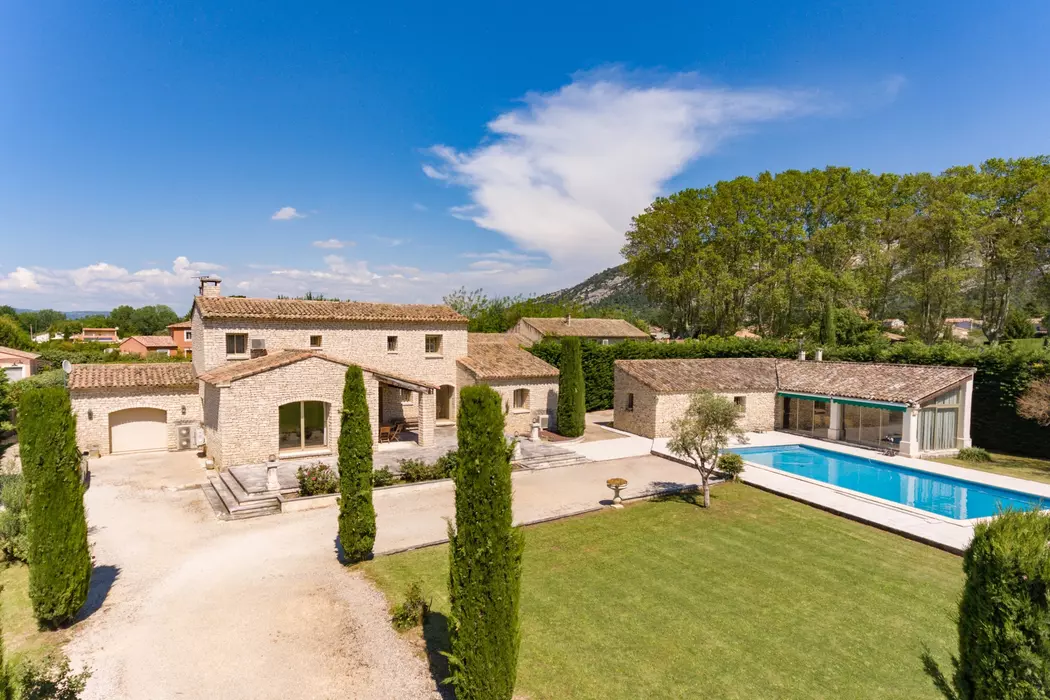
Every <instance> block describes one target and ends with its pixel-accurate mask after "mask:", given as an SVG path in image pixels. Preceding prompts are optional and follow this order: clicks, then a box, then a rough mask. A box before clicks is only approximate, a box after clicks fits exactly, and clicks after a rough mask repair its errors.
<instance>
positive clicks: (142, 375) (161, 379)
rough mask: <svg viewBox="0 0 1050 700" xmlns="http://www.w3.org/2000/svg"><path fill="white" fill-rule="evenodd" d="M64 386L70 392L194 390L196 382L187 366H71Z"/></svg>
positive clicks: (155, 363)
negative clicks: (96, 390) (162, 388)
mask: <svg viewBox="0 0 1050 700" xmlns="http://www.w3.org/2000/svg"><path fill="white" fill-rule="evenodd" d="M67 386H68V387H69V389H70V390H73V391H75V390H78V389H110V388H131V387H170V388H186V389H195V388H196V387H197V378H196V374H195V373H194V371H193V365H192V364H190V363H189V362H135V363H128V364H117V363H112V364H97V365H73V371H72V372H70V373H69V379H68V381H67Z"/></svg>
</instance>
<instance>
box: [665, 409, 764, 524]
mask: <svg viewBox="0 0 1050 700" xmlns="http://www.w3.org/2000/svg"><path fill="white" fill-rule="evenodd" d="M732 438H736V439H737V440H739V441H741V442H746V440H747V438H745V437H744V432H743V430H741V429H740V410H739V409H738V408H737V405H736V404H735V403H734V402H732V401H730V400H729V399H727V398H725V397H722V396H716V395H715V394H712V393H711V392H710V391H698V392H697V393H695V394H693V396H692V398H691V399H690V400H689V408H687V409H686V411H685V413H684V414H683V415H682V417H681V418H678V419H677V420H675V421H674V422H673V423H672V424H671V440H670V442H668V443H667V447H668V449H669V450H671V452H672V453H673V454H676V455H678V456H679V457H682V458H683V459H688V460H690V461H691V462H692V463H693V466H695V467H696V470H697V471H698V472H700V483H701V484H702V486H703V490H704V508H708V507H710V505H711V477H712V476H714V474H715V472H716V471H717V467H718V456H719V454H720V453H721V451H722V450H724V449H725V448H726V446H728V445H729V441H730V439H732Z"/></svg>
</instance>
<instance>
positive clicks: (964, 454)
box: [956, 447, 992, 462]
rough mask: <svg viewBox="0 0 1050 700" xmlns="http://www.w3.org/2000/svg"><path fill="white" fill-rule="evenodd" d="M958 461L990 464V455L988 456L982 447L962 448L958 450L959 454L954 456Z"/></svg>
mask: <svg viewBox="0 0 1050 700" xmlns="http://www.w3.org/2000/svg"><path fill="white" fill-rule="evenodd" d="M956 457H958V458H959V459H961V460H962V461H964V462H991V461H992V455H990V454H988V450H986V449H984V448H983V447H964V448H962V449H961V450H959V454H958V455H956Z"/></svg>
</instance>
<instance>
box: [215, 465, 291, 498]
mask: <svg viewBox="0 0 1050 700" xmlns="http://www.w3.org/2000/svg"><path fill="white" fill-rule="evenodd" d="M219 478H220V479H222V483H224V484H226V488H228V489H229V490H230V492H231V493H232V494H233V495H234V496H235V497H236V498H237V502H238V503H241V504H244V503H249V502H251V501H271V500H273V499H274V494H273V493H272V492H270V491H255V492H253V491H248V490H247V489H246V488H244V485H243V484H242V483H241V481H240V479H238V478H237V474H236V473H234V472H233V471H230V470H225V471H221V472H219ZM297 490H298V489H296V490H292V493H295V492H296V491H297ZM281 492H282V493H288V489H282V491H281Z"/></svg>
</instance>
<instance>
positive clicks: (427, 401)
mask: <svg viewBox="0 0 1050 700" xmlns="http://www.w3.org/2000/svg"><path fill="white" fill-rule="evenodd" d="M436 421H437V394H436V392H433V391H430V392H426V393H424V392H420V394H419V446H420V447H428V446H430V445H432V444H434V423H435V422H436Z"/></svg>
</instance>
